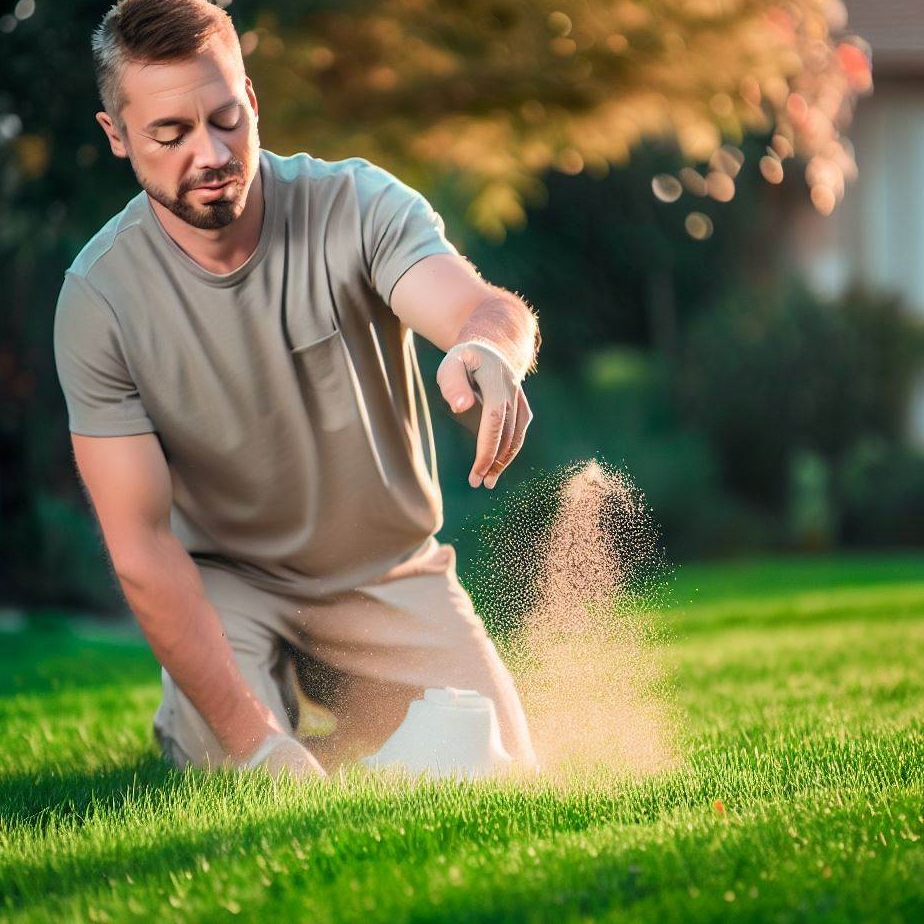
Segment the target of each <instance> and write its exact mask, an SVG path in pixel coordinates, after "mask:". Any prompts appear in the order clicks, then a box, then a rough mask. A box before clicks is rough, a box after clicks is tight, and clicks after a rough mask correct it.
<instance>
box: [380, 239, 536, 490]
mask: <svg viewBox="0 0 924 924" xmlns="http://www.w3.org/2000/svg"><path fill="white" fill-rule="evenodd" d="M390 302H391V309H392V311H393V312H394V314H395V315H396V316H397V317H398V318H399V319H400V320H401V321H402V322H403V323H404V324H405V325H406V326H408V327H410V328H411V330H413V331H414V332H415V333H417V334H419V335H420V336H422V337H424V338H426V339H427V340H429V341H430V342H431V343H433V344H434V345H435V346H437V347H439V348H440V349H441V350H444V351H445V352H446V357H445V358H444V360H443V362H442V363H441V364H440V367H439V369H438V371H437V376H436V380H437V384H438V385H439V387H440V391H441V393H442V395H443V398H444V399H445V400H446V402H447V404H449V406H450V408H451V409H452V411H453V412H454V413H455V414H464V413H465V412H466V411H468V410H469V409H471V408H472V407H473V406H474V404H475V402H476V400H479V399H480V400H481V402H482V404H483V408H482V413H481V422H480V425H479V427H478V438H477V445H476V451H475V460H474V463H473V465H472V469H471V472H470V473H469V484H471V486H472V487H474V488H477V487H478V486H479V485H481V484H482V483H484V485H485V487H487V488H493V487H494V485H495V484H496V483H497V479H498V478H499V477H500V475H501V473H502V472H503V471H504V469H505V468H507V466H508V465H509V464H510V463H511V462H512V461H513V459H514V458H515V457H516V455H517V453H518V452H519V451H520V448H521V447H522V445H523V440H524V437H525V434H526V428H527V427H528V426H529V424H530V422H531V420H532V416H533V415H532V411H531V410H530V407H529V403H528V401H527V400H526V394H525V393H524V391H523V386H522V382H523V379H524V378H525V376H526V375H527V374H528V373H530V372H534V371H535V368H536V357H537V353H538V349H539V344H540V334H539V326H538V323H537V320H536V315H535V314H534V312H533V311H532V309H530V307H529V306H528V305H527V304H526V303H525V302H524V301H523V300H522V299H521V298H519V297H518V296H517V295H514V294H513V293H512V292H509V291H508V290H506V289H502V288H500V287H499V286H494V285H491V284H490V283H488V282H486V281H485V280H484V279H482V278H481V276H479V275H478V272H477V270H476V269H475V268H474V266H472V264H471V263H469V262H468V261H467V260H466V259H465V258H464V257H462V256H460V255H456V254H431V255H430V256H427V257H425V258H424V259H422V260H419V261H418V262H417V263H415V264H414V265H413V266H412V267H411V268H410V269H408V270H407V272H405V273H404V274H403V275H402V276H401V277H400V278H399V279H398V281H397V283H396V284H395V286H394V288H393V290H392V293H391V300H390ZM473 386H474V387H473ZM476 389H477V393H476Z"/></svg>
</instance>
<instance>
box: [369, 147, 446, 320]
mask: <svg viewBox="0 0 924 924" xmlns="http://www.w3.org/2000/svg"><path fill="white" fill-rule="evenodd" d="M356 188H357V193H358V195H359V200H360V211H361V215H362V237H363V258H364V260H365V263H366V270H367V272H368V274H369V279H370V280H371V282H372V286H373V288H374V289H375V290H376V291H377V292H378V293H379V295H380V296H381V297H382V299H383V301H384V302H385V304H386V305H389V306H390V305H391V291H392V289H393V288H394V287H395V283H396V282H397V281H398V280H399V279H400V278H401V277H402V276H403V275H404V274H405V273H406V272H407V271H408V270H409V269H410V268H411V267H412V266H413V265H414V264H415V263H417V261H418V260H421V259H423V258H424V257H427V256H430V255H431V254H436V253H447V254H456V255H458V253H459V251H458V250H457V249H456V247H455V246H454V245H453V244H452V242H451V241H449V240H447V238H446V229H445V226H444V223H443V218H442V216H441V215H440V214H439V212H436V211H434V209H433V207H432V206H431V205H430V203H429V202H428V201H427V200H426V199H425V198H424V197H423V196H422V195H421V194H420V193H419V192H417V191H416V190H414V189H412V188H411V187H410V186H408V185H407V184H405V183H402V182H401V181H400V180H399V179H398V178H397V177H395V176H394V175H393V174H391V173H389V172H388V171H387V170H384V169H383V168H381V167H377V166H376V165H375V164H372V163H369V162H368V161H366V162H364V163H363V164H362V165H361V166H359V167H358V168H357V170H356Z"/></svg>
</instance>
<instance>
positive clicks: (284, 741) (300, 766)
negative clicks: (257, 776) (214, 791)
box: [238, 734, 327, 780]
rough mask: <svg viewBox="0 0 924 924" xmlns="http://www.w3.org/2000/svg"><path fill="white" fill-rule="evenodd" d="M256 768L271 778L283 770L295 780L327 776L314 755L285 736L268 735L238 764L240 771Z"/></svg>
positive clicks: (298, 742)
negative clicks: (264, 771)
mask: <svg viewBox="0 0 924 924" xmlns="http://www.w3.org/2000/svg"><path fill="white" fill-rule="evenodd" d="M258 767H262V768H263V769H264V770H266V771H267V772H268V773H269V774H270V776H272V777H278V776H279V774H280V773H282V772H283V771H284V770H287V771H288V772H289V773H291V774H292V776H293V777H295V779H297V780H304V779H310V778H313V777H326V776H327V773H326V772H325V771H324V768H323V767H322V766H321V765H320V764H319V763H318V762H317V760H316V759H315V757H314V755H313V754H312V753H311V752H310V751H309V750H308V749H307V748H306V747H305V746H304V745H303V744H302V743H301V742H300V741H298V740H297V739H296V738H293V737H292V735H286V734H280V735H270V736H269V737H268V738H266V739H264V741H263V743H262V744H261V745H260V746H259V747H258V748H257V749H256V750H255V751H254V752H253V753H252V754H251V755H250V756H249V757H247V758H245V759H244V760H242V761H240V762H239V763H238V768H239V769H241V770H256V769H257V768H258Z"/></svg>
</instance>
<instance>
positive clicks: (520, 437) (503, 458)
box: [484, 388, 533, 488]
mask: <svg viewBox="0 0 924 924" xmlns="http://www.w3.org/2000/svg"><path fill="white" fill-rule="evenodd" d="M532 419H533V412H532V410H531V409H530V407H529V402H528V401H527V400H526V394H525V393H524V391H523V389H522V388H520V390H519V392H518V394H517V415H516V423H515V424H514V426H513V438H512V439H511V441H510V448H509V449H508V450H507V454H506V455H500V456H498V460H497V462H496V463H495V466H494V469H493V470H492V471H490V472H488V476H487V477H486V478H485V480H484V483H485V487H487V488H493V487H494V485H496V484H497V479H498V478H499V477H500V475H501V473H502V472H503V471H504V469H506V468H507V467H508V466H509V465H510V463H511V462H513V460H514V459H515V458H516V457H517V453H519V451H520V449H522V448H523V442H524V440H525V439H526V430H527V428H528V427H529V425H530V423H532Z"/></svg>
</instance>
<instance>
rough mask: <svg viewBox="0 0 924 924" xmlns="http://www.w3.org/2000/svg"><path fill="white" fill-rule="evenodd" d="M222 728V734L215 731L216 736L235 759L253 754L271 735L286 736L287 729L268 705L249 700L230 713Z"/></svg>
mask: <svg viewBox="0 0 924 924" xmlns="http://www.w3.org/2000/svg"><path fill="white" fill-rule="evenodd" d="M224 729H225V730H224V734H222V735H218V734H217V733H216V737H218V738H219V740H220V742H221V745H222V746H223V747H224V749H225V750H226V751H227V752H228V753H229V754H230V755H231V757H232V758H233V759H234V760H236V761H240V760H242V759H244V758H246V757H247V756H248V755H251V754H253V752H254V750H255V749H256V748H258V747H260V745H261V744H263V743H264V742H265V741H266V740H267V739H268V738H269V737H271V736H274V735H275V736H280V735H281V736H287V730H286V729H284V728H283V727H282V725H281V724H280V723H279V720H278V719H277V718H276V716H275V715H274V714H273V712H272V710H271V709H270V708H269V707H268V706H263V705H262V704H260V703H257V702H254V701H250V700H248V701H246V702H244V703H242V704H240V705H239V706H238V707H237V708H236V709H235V710H234V711H233V712H232V713H231V714H230V716H229V721H228V722H227V723H225V725H224Z"/></svg>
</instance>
